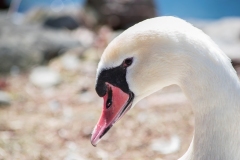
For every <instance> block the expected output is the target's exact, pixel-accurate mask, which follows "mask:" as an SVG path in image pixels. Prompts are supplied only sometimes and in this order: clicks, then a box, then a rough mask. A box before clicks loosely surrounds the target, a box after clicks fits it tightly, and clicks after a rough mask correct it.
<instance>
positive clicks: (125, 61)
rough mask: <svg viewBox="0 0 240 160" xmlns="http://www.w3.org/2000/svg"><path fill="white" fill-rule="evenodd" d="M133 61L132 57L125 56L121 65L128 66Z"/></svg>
mask: <svg viewBox="0 0 240 160" xmlns="http://www.w3.org/2000/svg"><path fill="white" fill-rule="evenodd" d="M132 62H133V58H127V59H125V60H124V61H123V66H124V67H129V66H130V65H131V64H132Z"/></svg>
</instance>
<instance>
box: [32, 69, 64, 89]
mask: <svg viewBox="0 0 240 160" xmlns="http://www.w3.org/2000/svg"><path fill="white" fill-rule="evenodd" d="M30 81H31V83H32V84H34V85H35V86H38V87H41V88H48V87H52V86H55V85H57V84H59V83H60V82H61V78H60V75H59V73H57V72H55V71H53V70H51V69H49V68H47V67H37V68H35V69H33V70H32V72H31V74H30Z"/></svg>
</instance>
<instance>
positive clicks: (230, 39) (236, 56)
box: [193, 18, 240, 64]
mask: <svg viewBox="0 0 240 160" xmlns="http://www.w3.org/2000/svg"><path fill="white" fill-rule="evenodd" d="M193 24H194V25H195V26H196V27H199V28H201V29H202V30H203V31H204V32H205V33H206V34H208V35H209V36H210V37H211V38H212V39H213V40H214V42H216V43H217V44H218V46H219V47H220V48H221V49H222V50H223V51H224V52H225V53H226V54H227V56H228V57H229V58H231V60H232V61H233V63H239V64H240V18H223V19H220V20H216V21H207V22H205V21H194V22H193Z"/></svg>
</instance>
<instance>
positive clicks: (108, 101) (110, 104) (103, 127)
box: [91, 83, 133, 146]
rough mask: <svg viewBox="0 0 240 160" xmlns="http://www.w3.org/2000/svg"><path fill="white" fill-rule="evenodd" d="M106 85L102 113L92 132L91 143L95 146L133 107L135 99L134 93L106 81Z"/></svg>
mask: <svg viewBox="0 0 240 160" xmlns="http://www.w3.org/2000/svg"><path fill="white" fill-rule="evenodd" d="M106 86H107V92H106V94H105V95H104V96H103V100H104V102H103V109H102V114H101V117H100V119H99V120H98V123H97V125H96V126H95V128H94V130H93V132H92V137H91V143H92V145H93V146H96V145H97V143H98V142H99V141H100V139H101V138H102V137H103V136H104V135H105V134H106V133H107V131H109V129H110V128H111V127H112V126H113V124H114V123H115V122H116V121H118V120H119V119H120V118H121V117H122V116H123V115H124V114H125V113H126V112H127V111H128V110H129V109H130V108H131V102H132V99H133V94H132V93H130V94H127V93H125V92H123V91H122V90H121V89H120V88H118V87H115V86H113V85H111V84H109V83H106Z"/></svg>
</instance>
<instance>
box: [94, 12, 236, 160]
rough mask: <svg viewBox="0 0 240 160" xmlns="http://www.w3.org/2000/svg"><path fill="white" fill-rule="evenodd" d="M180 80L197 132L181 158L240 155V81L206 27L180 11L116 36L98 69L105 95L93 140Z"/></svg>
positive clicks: (232, 159)
mask: <svg viewBox="0 0 240 160" xmlns="http://www.w3.org/2000/svg"><path fill="white" fill-rule="evenodd" d="M171 84H177V85H179V86H180V87H181V89H182V91H183V92H184V94H185V95H186V96H187V97H188V99H189V100H190V102H191V104H192V109H193V112H194V115H195V132H194V138H193V140H192V143H191V144H190V147H189V149H188V151H187V152H186V153H185V154H184V155H183V156H182V158H180V160H239V159H240V83H239V79H238V77H237V75H236V72H235V70H234V69H233V67H232V65H231V63H230V61H229V59H228V57H227V56H226V55H225V54H224V53H223V52H222V51H221V50H220V49H219V47H218V46H217V45H216V44H215V43H214V42H213V41H212V40H211V39H210V38H209V37H208V36H207V35H206V34H204V33H203V32H202V31H201V30H199V29H197V28H195V27H193V26H192V25H191V24H189V23H187V22H185V21H183V20H181V19H178V18H174V17H159V18H153V19H149V20H145V21H143V22H140V23H138V24H136V25H135V26H133V27H131V28H129V29H127V30H126V31H125V32H123V33H122V34H121V35H120V36H118V37H117V38H115V39H114V40H113V41H112V42H111V43H110V44H109V45H108V47H107V48H106V50H105V51H104V53H103V55H102V57H101V60H100V62H99V65H98V69H97V81H96V91H97V93H98V95H99V96H101V97H103V98H104V106H103V111H102V115H101V117H100V119H99V122H98V124H97V125H96V127H95V129H94V131H93V133H92V138H91V142H92V144H93V145H96V144H97V142H98V141H99V140H100V139H101V137H102V136H103V135H104V134H105V133H106V132H107V131H108V130H109V129H110V128H111V126H112V125H113V124H114V123H115V122H116V121H117V120H119V118H120V117H122V115H124V113H126V111H128V110H129V109H130V108H131V106H134V105H135V104H136V103H137V102H138V101H139V100H141V99H142V98H144V97H146V96H148V95H150V94H151V93H153V92H155V91H157V90H160V89H162V88H163V87H165V86H168V85H171Z"/></svg>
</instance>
